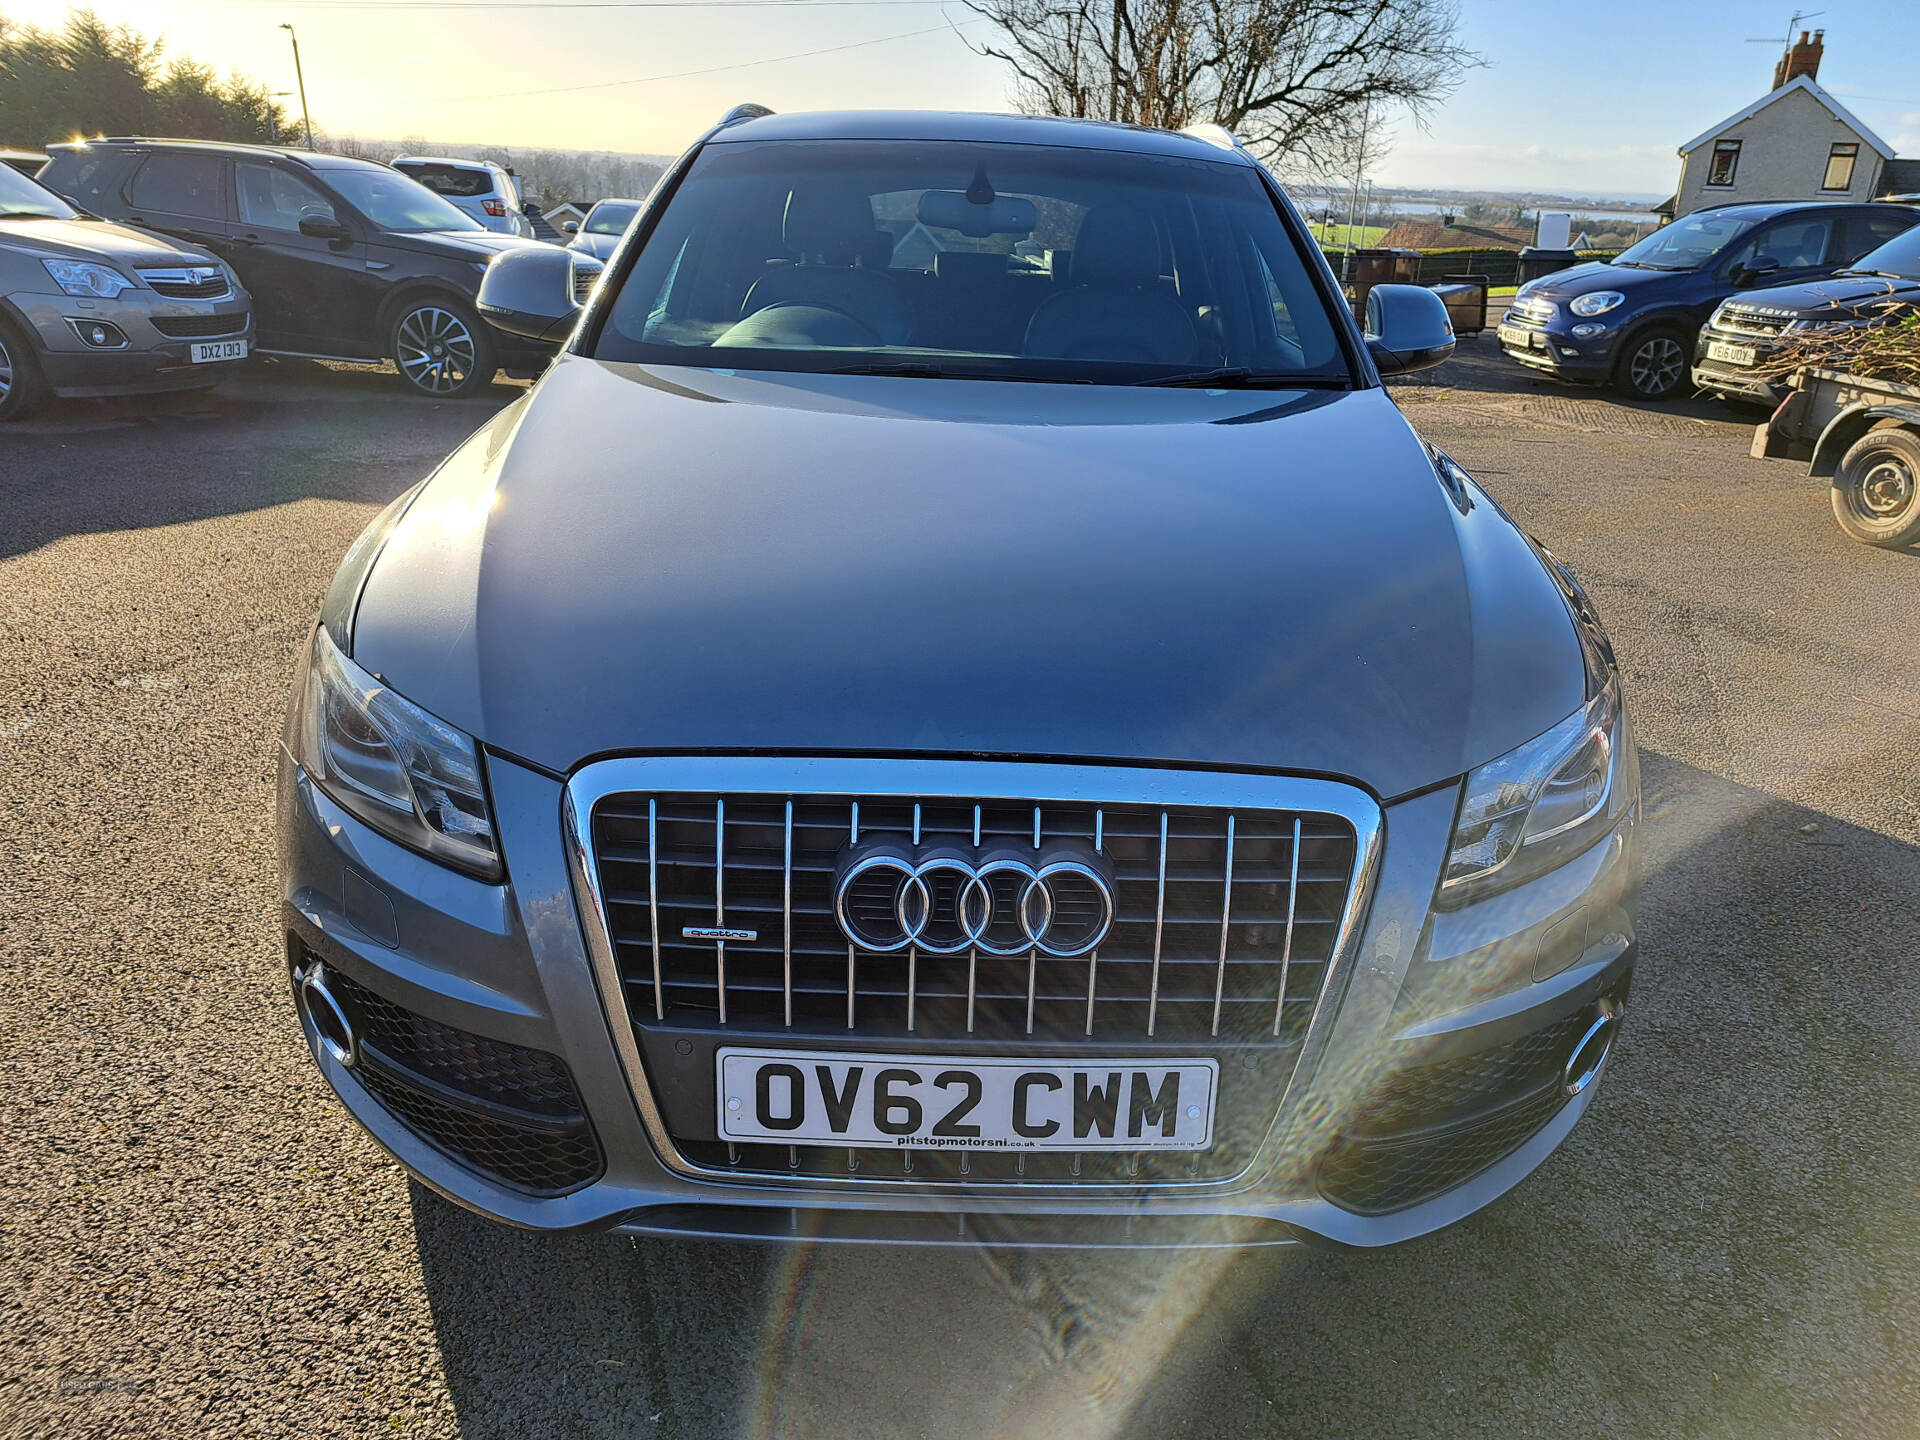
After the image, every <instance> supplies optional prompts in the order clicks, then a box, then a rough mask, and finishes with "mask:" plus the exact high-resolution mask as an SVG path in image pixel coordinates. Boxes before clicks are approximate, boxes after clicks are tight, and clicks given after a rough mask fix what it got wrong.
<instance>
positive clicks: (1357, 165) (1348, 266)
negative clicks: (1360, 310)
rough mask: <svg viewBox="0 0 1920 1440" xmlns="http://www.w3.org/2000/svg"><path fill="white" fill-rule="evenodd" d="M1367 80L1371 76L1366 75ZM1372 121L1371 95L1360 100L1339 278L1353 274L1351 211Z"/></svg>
mask: <svg viewBox="0 0 1920 1440" xmlns="http://www.w3.org/2000/svg"><path fill="white" fill-rule="evenodd" d="M1367 78H1368V80H1369V82H1371V80H1372V78H1373V77H1372V76H1368V77H1367ZM1372 121H1373V97H1372V96H1371V95H1369V96H1367V97H1366V99H1364V100H1362V101H1361V102H1360V150H1359V153H1357V154H1356V155H1355V156H1354V157H1353V193H1352V194H1351V195H1349V196H1348V197H1347V248H1346V251H1345V252H1344V253H1343V254H1342V256H1341V259H1340V268H1341V277H1340V278H1341V279H1343V280H1344V279H1346V278H1348V277H1349V276H1351V275H1352V274H1353V212H1354V210H1355V209H1356V208H1358V206H1359V204H1360V176H1361V175H1362V174H1363V173H1364V172H1365V170H1366V168H1367V127H1368V126H1369V125H1370V124H1371V123H1372Z"/></svg>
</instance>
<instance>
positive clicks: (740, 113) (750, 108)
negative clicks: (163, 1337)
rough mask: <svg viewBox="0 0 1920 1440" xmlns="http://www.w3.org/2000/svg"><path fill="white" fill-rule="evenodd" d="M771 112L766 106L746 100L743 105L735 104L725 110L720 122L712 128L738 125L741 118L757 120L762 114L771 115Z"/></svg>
mask: <svg viewBox="0 0 1920 1440" xmlns="http://www.w3.org/2000/svg"><path fill="white" fill-rule="evenodd" d="M772 113H773V111H771V110H769V109H768V108H767V107H766V106H764V105H755V104H753V103H752V102H748V103H747V104H745V105H736V106H734V107H733V108H732V109H731V110H729V111H727V113H726V114H724V115H722V116H721V117H720V123H719V124H718V125H716V126H714V127H713V128H714V129H716V130H724V129H726V128H727V126H729V125H738V124H739V123H740V122H741V121H742V120H758V119H759V118H760V117H761V116H762V115H771V114H772Z"/></svg>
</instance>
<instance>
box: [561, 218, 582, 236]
mask: <svg viewBox="0 0 1920 1440" xmlns="http://www.w3.org/2000/svg"><path fill="white" fill-rule="evenodd" d="M560 228H561V229H562V230H564V231H566V232H567V234H569V235H578V234H579V233H580V222H579V221H578V220H569V221H567V222H566V224H564V225H562V226H561V227H560Z"/></svg>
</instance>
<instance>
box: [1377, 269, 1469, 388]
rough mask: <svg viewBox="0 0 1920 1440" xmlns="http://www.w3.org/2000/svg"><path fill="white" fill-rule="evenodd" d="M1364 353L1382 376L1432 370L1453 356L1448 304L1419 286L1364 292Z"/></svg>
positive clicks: (1379, 286)
mask: <svg viewBox="0 0 1920 1440" xmlns="http://www.w3.org/2000/svg"><path fill="white" fill-rule="evenodd" d="M1365 332H1366V339H1367V353H1368V354H1369V355H1371V356H1372V357H1373V364H1374V368H1375V369H1376V370H1378V371H1379V372H1380V373H1381V374H1382V375H1404V374H1407V373H1408V372H1409V371H1413V370H1431V369H1432V368H1433V367H1434V366H1435V365H1439V364H1442V363H1444V362H1445V361H1446V360H1447V359H1448V358H1449V357H1450V356H1451V355H1452V354H1453V317H1452V316H1451V315H1449V314H1448V313H1447V302H1446V301H1444V300H1442V299H1441V298H1440V297H1439V296H1438V295H1436V294H1434V293H1433V291H1431V290H1428V289H1425V288H1423V287H1422V286H1419V285H1376V286H1374V287H1373V288H1372V289H1371V290H1369V291H1368V292H1367V323H1366V326H1365Z"/></svg>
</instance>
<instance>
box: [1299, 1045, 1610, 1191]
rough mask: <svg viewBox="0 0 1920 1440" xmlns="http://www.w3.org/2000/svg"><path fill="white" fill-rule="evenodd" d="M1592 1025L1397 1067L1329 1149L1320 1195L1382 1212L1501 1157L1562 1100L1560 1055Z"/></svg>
mask: <svg viewBox="0 0 1920 1440" xmlns="http://www.w3.org/2000/svg"><path fill="white" fill-rule="evenodd" d="M1592 1019H1593V1016H1592V1014H1591V1013H1590V1012H1587V1011H1581V1012H1578V1013H1576V1014H1573V1015H1569V1016H1567V1017H1566V1018H1564V1019H1562V1020H1559V1021H1556V1022H1554V1023H1553V1024H1551V1025H1547V1026H1543V1027H1542V1028H1541V1029H1539V1030H1535V1031H1533V1032H1532V1033H1530V1034H1527V1035H1522V1036H1520V1037H1519V1038H1517V1039H1515V1040H1510V1041H1508V1042H1507V1043H1505V1044H1502V1045H1495V1046H1490V1047H1489V1048H1487V1049H1485V1050H1480V1051H1476V1052H1474V1053H1473V1054H1470V1055H1462V1056H1454V1057H1451V1058H1449V1059H1445V1060H1436V1061H1432V1062H1430V1063H1428V1064H1425V1065H1419V1064H1415V1065H1411V1066H1409V1067H1408V1068H1405V1069H1399V1070H1397V1071H1395V1072H1394V1073H1393V1074H1391V1075H1390V1076H1389V1077H1388V1078H1387V1079H1385V1080H1384V1081H1382V1082H1381V1083H1380V1084H1379V1085H1377V1086H1375V1087H1374V1088H1373V1089H1372V1091H1371V1092H1370V1093H1369V1094H1368V1095H1367V1097H1366V1099H1365V1100H1364V1102H1363V1103H1362V1104H1361V1105H1360V1106H1359V1107H1358V1110H1357V1112H1356V1114H1355V1116H1354V1118H1353V1120H1352V1121H1351V1122H1349V1123H1348V1124H1347V1125H1346V1126H1345V1127H1344V1128H1343V1130H1342V1133H1341V1134H1340V1136H1339V1137H1338V1138H1337V1139H1336V1140H1335V1141H1334V1143H1333V1144H1332V1145H1331V1146H1329V1147H1328V1150H1327V1152H1326V1154H1325V1155H1324V1156H1323V1157H1322V1159H1321V1163H1320V1189H1321V1192H1322V1193H1323V1194H1325V1195H1326V1197H1327V1198H1328V1199H1329V1200H1332V1201H1333V1202H1334V1203H1335V1204H1337V1205H1341V1206H1344V1207H1345V1208H1347V1209H1349V1210H1356V1211H1359V1212H1361V1213H1363V1214H1380V1213H1383V1212H1386V1211H1389V1210H1400V1209H1404V1208H1406V1207H1407V1206H1409V1205H1413V1204H1417V1203H1418V1202H1420V1201H1422V1200H1427V1199H1431V1198H1432V1197H1433V1196H1435V1195H1438V1194H1440V1193H1441V1192H1442V1191H1445V1190H1450V1189H1452V1188H1453V1187H1454V1186H1456V1185H1460V1184H1464V1183H1465V1182H1466V1181H1468V1180H1471V1179H1472V1178H1473V1177H1474V1176H1475V1175H1478V1174H1479V1173H1480V1172H1481V1171H1483V1170H1485V1169H1487V1168H1488V1167H1489V1166H1492V1165H1494V1164H1497V1163H1498V1162H1499V1161H1501V1160H1504V1159H1505V1158H1506V1157H1507V1156H1508V1155H1511V1154H1512V1153H1513V1152H1514V1151H1515V1150H1517V1149H1518V1148H1519V1147H1520V1146H1521V1145H1523V1144H1524V1143H1526V1141H1527V1140H1528V1139H1530V1138H1531V1137H1532V1136H1533V1135H1534V1133H1535V1132H1536V1131H1538V1130H1539V1129H1540V1127H1541V1126H1543V1125H1545V1124H1546V1123H1547V1121H1549V1120H1551V1119H1552V1118H1553V1117H1554V1116H1555V1115H1556V1114H1557V1113H1559V1110H1560V1107H1561V1106H1562V1105H1563V1104H1565V1103H1566V1096H1565V1094H1564V1093H1563V1090H1562V1082H1563V1070H1564V1067H1565V1065H1566V1062H1567V1057H1568V1055H1569V1054H1570V1053H1571V1052H1572V1050H1573V1047H1574V1045H1575V1043H1576V1042H1577V1041H1578V1040H1579V1038H1580V1036H1581V1035H1582V1034H1583V1033H1584V1032H1585V1031H1586V1028H1587V1026H1588V1025H1589V1024H1590V1023H1591V1022H1592Z"/></svg>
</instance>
